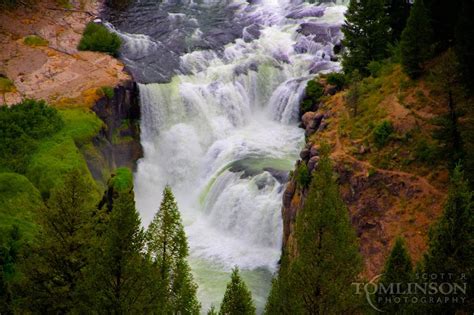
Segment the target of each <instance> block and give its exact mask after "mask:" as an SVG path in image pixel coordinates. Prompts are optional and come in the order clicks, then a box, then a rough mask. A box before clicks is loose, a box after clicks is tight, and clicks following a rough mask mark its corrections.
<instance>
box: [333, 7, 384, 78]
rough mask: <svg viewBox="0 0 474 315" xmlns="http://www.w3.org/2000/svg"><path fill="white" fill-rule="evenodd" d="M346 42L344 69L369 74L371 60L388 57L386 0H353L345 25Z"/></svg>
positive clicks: (349, 71) (344, 43)
mask: <svg viewBox="0 0 474 315" xmlns="http://www.w3.org/2000/svg"><path fill="white" fill-rule="evenodd" d="M342 32H343V33H344V40H343V45H344V46H345V47H346V48H347V49H348V52H347V53H346V54H345V56H344V60H343V62H342V64H343V67H344V71H345V72H346V73H352V72H353V71H354V70H356V69H357V70H359V71H360V73H361V74H364V75H368V74H369V73H368V70H367V66H368V64H369V63H370V62H371V61H374V60H375V61H377V60H382V59H384V58H386V57H387V56H388V50H387V45H388V43H389V40H390V35H389V33H390V28H389V25H388V19H387V17H386V14H385V5H384V0H352V1H351V2H350V4H349V8H348V10H347V12H346V22H345V24H344V25H343V26H342Z"/></svg>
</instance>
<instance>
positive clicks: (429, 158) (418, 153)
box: [415, 140, 437, 164]
mask: <svg viewBox="0 0 474 315" xmlns="http://www.w3.org/2000/svg"><path fill="white" fill-rule="evenodd" d="M436 154H437V148H436V146H434V145H431V144H429V143H428V142H426V140H421V141H420V142H419V143H418V145H417V146H416V149H415V158H416V159H417V160H418V161H421V162H424V163H428V164H433V163H434V162H435V160H436V158H437V156H436Z"/></svg>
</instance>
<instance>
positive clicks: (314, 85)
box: [300, 80, 324, 113]
mask: <svg viewBox="0 0 474 315" xmlns="http://www.w3.org/2000/svg"><path fill="white" fill-rule="evenodd" d="M323 94H324V87H323V85H322V84H321V83H319V82H316V81H314V80H310V81H308V83H307V85H306V89H305V97H304V99H303V101H302V102H301V104H300V111H301V112H302V113H306V112H307V111H310V110H311V109H312V107H313V105H314V104H315V103H317V102H319V99H320V98H321V96H323Z"/></svg>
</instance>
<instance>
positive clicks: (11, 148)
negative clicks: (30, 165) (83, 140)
mask: <svg viewBox="0 0 474 315" xmlns="http://www.w3.org/2000/svg"><path fill="white" fill-rule="evenodd" d="M63 125H64V123H63V120H62V119H61V116H60V115H59V114H58V112H57V111H56V109H54V108H52V107H49V106H47V105H46V103H45V102H44V101H34V100H25V101H23V102H22V103H19V104H17V105H15V106H12V107H6V106H3V107H0V138H1V139H2V141H0V170H10V171H15V172H20V173H22V172H24V170H25V167H26V163H27V162H28V160H29V157H30V155H31V153H32V152H33V151H34V150H35V148H36V146H37V141H38V140H39V139H42V138H45V137H48V136H50V135H52V134H54V133H56V132H57V131H59V130H60V129H61V128H62V127H63Z"/></svg>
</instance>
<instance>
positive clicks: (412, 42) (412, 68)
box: [400, 0, 433, 79]
mask: <svg viewBox="0 0 474 315" xmlns="http://www.w3.org/2000/svg"><path fill="white" fill-rule="evenodd" d="M432 42H433V40H432V30H431V24H430V20H429V15H428V11H427V10H426V8H425V5H424V3H423V0H416V1H415V4H414V5H413V7H412V9H411V11H410V17H409V18H408V21H407V26H406V27H405V29H404V30H403V33H402V37H401V42H400V50H401V54H402V66H403V69H404V71H405V72H406V73H407V74H408V75H409V76H410V77H411V78H413V79H414V78H417V77H418V76H420V74H421V73H422V70H423V63H424V62H425V61H426V60H427V59H428V58H429V57H430V53H431V44H432Z"/></svg>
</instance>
